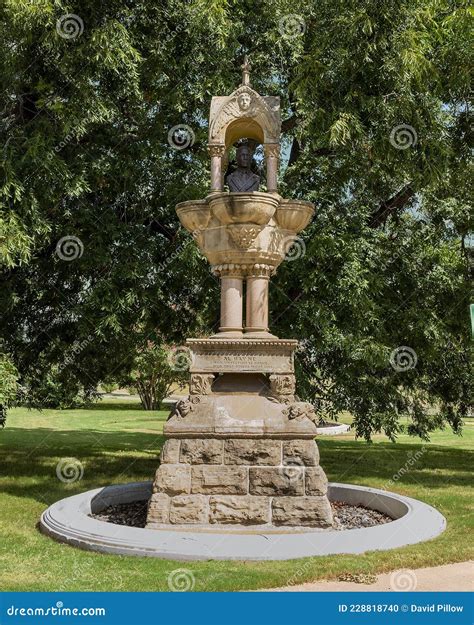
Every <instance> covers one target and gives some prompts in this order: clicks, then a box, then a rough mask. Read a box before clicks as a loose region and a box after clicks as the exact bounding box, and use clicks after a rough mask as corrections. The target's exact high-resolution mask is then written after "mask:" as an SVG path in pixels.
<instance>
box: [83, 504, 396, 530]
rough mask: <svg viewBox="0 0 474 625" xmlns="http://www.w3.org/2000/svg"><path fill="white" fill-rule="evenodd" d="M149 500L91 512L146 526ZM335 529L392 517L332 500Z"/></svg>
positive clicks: (98, 516)
mask: <svg viewBox="0 0 474 625" xmlns="http://www.w3.org/2000/svg"><path fill="white" fill-rule="evenodd" d="M147 504H148V502H147V501H135V502H133V503H124V504H119V505H116V506H108V507H107V508H104V510H102V512H100V514H91V515H89V516H91V517H92V518H93V519H97V520H98V521H106V522H107V523H115V524H116V525H128V526H130V527H145V524H146V512H147ZM331 507H332V511H333V515H334V527H333V529H335V530H352V529H356V528H359V527H372V526H374V525H383V524H384V523H390V521H393V519H392V518H390V517H389V516H387V515H386V514H382V513H381V512H377V511H376V510H369V508H364V507H363V506H350V505H348V504H345V503H343V502H342V501H332V502H331Z"/></svg>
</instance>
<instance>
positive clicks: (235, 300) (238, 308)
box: [214, 265, 243, 336]
mask: <svg viewBox="0 0 474 625" xmlns="http://www.w3.org/2000/svg"><path fill="white" fill-rule="evenodd" d="M214 273H215V274H217V275H218V276H220V279H221V325H220V327H219V333H221V334H222V333H226V334H232V335H238V336H240V335H241V334H242V303H243V301H242V300H243V273H242V271H241V268H240V267H239V266H238V265H219V266H217V267H214Z"/></svg>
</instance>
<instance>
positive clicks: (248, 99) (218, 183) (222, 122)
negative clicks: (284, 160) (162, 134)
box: [208, 84, 281, 192]
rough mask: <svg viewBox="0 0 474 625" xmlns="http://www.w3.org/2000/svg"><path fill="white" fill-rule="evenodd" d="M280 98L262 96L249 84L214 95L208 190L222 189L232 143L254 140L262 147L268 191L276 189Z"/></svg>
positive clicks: (210, 119) (210, 131)
mask: <svg viewBox="0 0 474 625" xmlns="http://www.w3.org/2000/svg"><path fill="white" fill-rule="evenodd" d="M280 132H281V119H280V98H279V97H276V96H261V95H260V94H259V93H257V92H256V91H255V90H254V89H252V88H251V87H250V85H249V84H242V85H240V87H238V88H237V89H236V90H235V91H234V92H233V93H231V94H230V95H229V96H215V97H213V98H212V101H211V110H210V117H209V144H208V145H209V153H210V155H211V190H212V191H222V188H223V181H222V170H223V163H225V162H226V161H227V157H228V152H229V149H230V147H231V146H232V145H234V144H235V143H236V142H238V141H239V140H240V139H253V140H254V141H255V142H256V143H260V144H262V145H263V146H264V150H265V157H266V161H267V187H268V191H270V192H273V191H276V171H277V167H278V160H279V148H280Z"/></svg>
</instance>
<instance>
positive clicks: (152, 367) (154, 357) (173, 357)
mask: <svg viewBox="0 0 474 625" xmlns="http://www.w3.org/2000/svg"><path fill="white" fill-rule="evenodd" d="M188 370H189V361H188V358H187V352H186V351H184V350H183V351H181V352H180V351H178V352H177V351H176V350H171V349H170V348H166V347H165V346H164V345H159V344H158V345H157V344H156V343H154V342H152V341H149V340H148V341H146V344H145V345H144V346H143V347H142V348H141V349H140V351H139V352H138V353H137V355H136V357H135V360H134V368H133V370H132V371H131V372H130V373H129V374H128V375H126V376H124V377H123V378H122V380H121V384H122V385H124V386H129V387H131V388H132V389H133V390H135V391H136V392H137V393H138V395H139V396H140V400H141V402H142V406H143V408H144V410H159V408H160V406H161V402H162V401H163V399H165V397H167V395H169V393H170V391H171V389H172V388H173V386H174V385H175V384H181V386H184V385H185V384H186V382H187V379H188Z"/></svg>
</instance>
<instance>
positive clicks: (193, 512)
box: [147, 61, 332, 529]
mask: <svg viewBox="0 0 474 625" xmlns="http://www.w3.org/2000/svg"><path fill="white" fill-rule="evenodd" d="M242 68H243V78H242V84H241V85H240V86H239V87H238V88H237V89H236V90H235V91H234V92H233V93H232V94H231V95H230V96H222V97H221V96H219V97H213V98H212V102H211V110H210V120H209V154H210V157H211V192H210V194H209V195H208V196H207V197H206V198H205V199H202V200H192V201H188V202H182V203H180V204H178V205H177V207H176V211H177V213H178V217H179V219H180V221H181V223H182V225H183V226H184V227H185V228H186V229H187V230H189V231H190V232H191V233H193V236H194V238H195V240H196V242H197V244H198V246H199V248H200V250H201V251H202V253H203V254H204V255H205V256H206V258H207V259H208V261H209V263H210V265H211V268H212V271H213V273H214V274H215V275H216V276H218V277H219V278H220V284H221V323H220V328H219V332H218V333H217V334H215V335H213V336H211V337H208V338H196V339H192V338H191V339H188V341H187V345H188V347H189V349H190V353H191V356H192V358H191V366H190V381H189V396H188V397H187V398H186V399H183V400H181V401H179V402H178V403H177V405H176V407H175V408H174V410H173V411H172V413H171V415H170V417H169V418H168V421H167V422H166V425H165V427H164V434H165V436H166V442H165V444H164V447H163V451H162V454H161V464H160V466H159V468H158V470H157V472H156V476H155V480H154V485H153V495H152V497H151V499H150V502H149V506H148V516H147V528H149V529H153V528H156V529H158V528H160V529H161V528H163V527H168V528H170V527H176V528H178V527H183V526H187V527H190V526H191V527H194V528H196V526H204V527H205V526H207V527H216V526H223V525H226V526H229V525H236V526H239V527H242V526H254V527H259V526H266V527H268V526H293V527H299V526H312V527H321V528H324V527H329V526H331V524H332V513H331V507H330V504H329V501H328V498H327V479H326V476H325V474H324V471H323V470H322V469H321V467H320V466H319V453H318V448H317V445H316V442H315V440H314V438H315V436H316V423H315V421H316V415H315V412H314V408H313V406H312V405H311V404H308V403H304V402H301V401H298V398H297V396H296V395H295V375H294V352H295V350H296V347H297V341H295V340H290V339H279V338H277V337H276V336H274V335H273V334H271V333H270V332H269V328H268V285H269V280H270V276H271V275H272V274H273V273H275V271H276V269H277V267H278V265H279V264H280V263H281V262H282V261H283V260H284V257H285V253H286V251H287V250H288V246H289V244H290V243H291V241H293V240H294V239H295V238H296V235H297V233H298V232H300V231H301V230H302V229H303V228H305V227H306V225H307V224H308V223H309V221H310V220H311V218H312V216H313V213H314V206H313V205H312V204H311V203H310V202H305V201H302V200H286V199H283V198H282V197H281V196H280V195H279V194H278V188H277V171H278V163H279V152H280V126H281V122H280V99H279V98H278V97H274V96H267V97H262V96H260V95H259V94H258V93H257V92H256V91H254V90H253V89H252V88H251V86H250V80H249V64H248V62H247V61H246V62H245V63H244V65H243V66H242ZM242 140H244V141H246V142H253V144H263V147H264V151H265V152H264V153H265V161H266V186H267V191H266V192H260V191H258V188H259V176H257V175H256V174H253V173H252V172H251V171H250V159H251V155H252V151H251V148H249V147H248V143H243V144H242V143H240V144H239V142H242ZM236 144H237V145H239V146H240V147H239V148H238V150H237V164H238V169H237V170H236V172H234V173H233V174H231V175H230V176H229V177H228V179H227V184H228V186H229V189H230V191H224V180H223V171H225V168H226V166H227V162H228V154H229V150H230V149H231V148H232V146H234V145H236ZM244 284H245V323H244V321H243V317H244V316H243V300H244Z"/></svg>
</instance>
